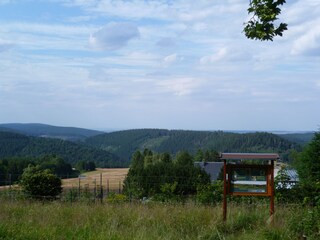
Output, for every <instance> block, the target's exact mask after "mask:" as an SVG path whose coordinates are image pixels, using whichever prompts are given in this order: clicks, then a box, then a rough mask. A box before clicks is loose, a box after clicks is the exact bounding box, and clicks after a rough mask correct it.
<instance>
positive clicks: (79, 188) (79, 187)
mask: <svg viewBox="0 0 320 240" xmlns="http://www.w3.org/2000/svg"><path fill="white" fill-rule="evenodd" d="M80 182H81V180H80V175H79V186H78V197H79V200H80V190H81V185H80V184H81V183H80Z"/></svg>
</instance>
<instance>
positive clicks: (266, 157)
mask: <svg viewBox="0 0 320 240" xmlns="http://www.w3.org/2000/svg"><path fill="white" fill-rule="evenodd" d="M220 159H223V160H224V159H225V160H228V159H230V160H232V159H235V160H236V159H256V160H277V159H279V155H278V154H277V153H220Z"/></svg>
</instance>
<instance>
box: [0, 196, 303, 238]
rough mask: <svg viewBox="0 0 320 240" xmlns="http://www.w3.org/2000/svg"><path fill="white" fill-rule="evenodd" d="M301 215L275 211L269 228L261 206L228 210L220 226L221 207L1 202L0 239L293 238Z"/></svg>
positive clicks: (293, 210) (290, 210)
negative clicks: (225, 220)
mask: <svg viewBox="0 0 320 240" xmlns="http://www.w3.org/2000/svg"><path fill="white" fill-rule="evenodd" d="M304 213H305V211H304V209H301V208H299V207H295V206H293V207H292V206H291V207H286V206H281V207H277V208H276V214H275V218H274V223H273V225H268V224H266V222H267V219H268V206H265V205H261V206H248V205H247V206H239V205H233V206H232V205H231V206H230V207H229V212H228V220H227V222H226V223H223V222H222V209H221V206H220V205H219V206H215V207H205V206H195V205H194V204H184V205H179V204H178V205H164V204H159V203H158V204H155V203H151V204H145V205H144V204H140V203H139V204H133V203H132V204H130V203H122V204H106V203H105V204H102V205H101V204H85V203H73V204H72V205H71V204H70V203H63V202H33V201H29V202H27V201H8V200H3V201H2V203H1V205H0V239H16V240H19V239H21V240H22V239H23V240H27V239H32V240H34V239H86V240H87V239H89V240H90V239H94V240H99V239H139V240H140V239H208V240H209V239H212V240H214V239H255V240H258V239H297V238H298V236H299V233H297V231H295V230H294V227H295V225H296V224H297V222H298V221H299V219H300V217H301V216H303V214H304ZM300 215H301V216H300Z"/></svg>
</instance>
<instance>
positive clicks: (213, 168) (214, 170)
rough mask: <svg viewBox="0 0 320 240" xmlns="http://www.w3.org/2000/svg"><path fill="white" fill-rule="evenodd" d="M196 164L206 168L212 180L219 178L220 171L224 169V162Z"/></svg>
mask: <svg viewBox="0 0 320 240" xmlns="http://www.w3.org/2000/svg"><path fill="white" fill-rule="evenodd" d="M194 165H195V166H199V167H200V168H202V169H204V171H205V172H206V173H208V174H209V175H210V180H211V181H215V180H217V179H218V177H219V174H220V172H221V171H223V162H195V163H194Z"/></svg>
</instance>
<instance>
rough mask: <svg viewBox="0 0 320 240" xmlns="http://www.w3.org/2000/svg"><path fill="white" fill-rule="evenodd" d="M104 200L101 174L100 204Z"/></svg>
mask: <svg viewBox="0 0 320 240" xmlns="http://www.w3.org/2000/svg"><path fill="white" fill-rule="evenodd" d="M102 200H103V189H102V173H100V203H102Z"/></svg>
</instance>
